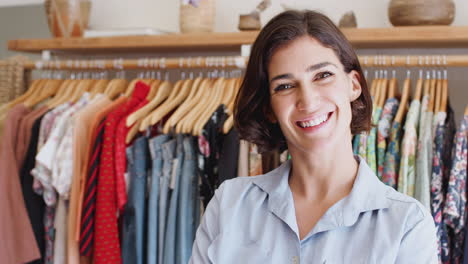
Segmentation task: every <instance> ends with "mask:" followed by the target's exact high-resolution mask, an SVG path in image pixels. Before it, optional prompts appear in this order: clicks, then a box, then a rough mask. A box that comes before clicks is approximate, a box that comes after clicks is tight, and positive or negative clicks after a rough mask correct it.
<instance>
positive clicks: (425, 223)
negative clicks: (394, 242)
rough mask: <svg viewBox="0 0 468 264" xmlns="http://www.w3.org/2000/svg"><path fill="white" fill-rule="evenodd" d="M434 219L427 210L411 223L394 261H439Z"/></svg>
mask: <svg viewBox="0 0 468 264" xmlns="http://www.w3.org/2000/svg"><path fill="white" fill-rule="evenodd" d="M437 252H438V246H437V236H436V229H435V225H434V220H433V218H432V216H431V214H430V213H429V212H427V213H425V214H424V217H423V218H422V219H421V220H420V221H419V222H417V223H416V224H415V225H413V227H412V228H410V229H409V230H408V231H407V232H406V234H405V235H404V236H403V239H402V241H401V244H400V249H399V251H398V256H397V259H396V262H395V263H428V264H429V263H430V264H437V263H439V258H438V254H437Z"/></svg>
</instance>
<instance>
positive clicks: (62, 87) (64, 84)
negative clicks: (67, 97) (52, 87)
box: [47, 79, 72, 108]
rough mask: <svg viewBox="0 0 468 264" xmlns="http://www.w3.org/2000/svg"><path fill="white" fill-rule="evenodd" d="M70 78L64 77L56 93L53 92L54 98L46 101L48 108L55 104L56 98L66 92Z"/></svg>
mask: <svg viewBox="0 0 468 264" xmlns="http://www.w3.org/2000/svg"><path fill="white" fill-rule="evenodd" d="M71 81H72V80H70V79H66V80H64V81H63V82H62V84H61V85H60V87H59V88H58V91H57V93H56V94H55V96H54V98H52V99H50V100H49V101H48V102H47V106H48V107H49V108H53V107H52V106H53V105H55V103H56V102H58V99H59V98H60V97H62V96H63V95H64V94H65V93H66V92H67V87H68V85H70V82H71Z"/></svg>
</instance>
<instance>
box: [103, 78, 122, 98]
mask: <svg viewBox="0 0 468 264" xmlns="http://www.w3.org/2000/svg"><path fill="white" fill-rule="evenodd" d="M127 87H128V81H127V80H126V79H113V80H111V81H110V82H109V84H108V85H107V87H106V90H104V94H106V95H107V97H109V99H111V100H114V99H115V98H117V96H119V95H121V94H122V93H124V92H125V89H127Z"/></svg>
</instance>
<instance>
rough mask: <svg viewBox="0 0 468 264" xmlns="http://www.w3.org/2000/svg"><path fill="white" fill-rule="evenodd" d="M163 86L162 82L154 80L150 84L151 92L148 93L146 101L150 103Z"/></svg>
mask: <svg viewBox="0 0 468 264" xmlns="http://www.w3.org/2000/svg"><path fill="white" fill-rule="evenodd" d="M160 84H161V80H157V79H156V80H152V81H151V83H150V91H149V93H148V96H146V100H148V101H150V100H151V99H153V98H154V96H155V95H156V93H157V92H158V88H159V85H160Z"/></svg>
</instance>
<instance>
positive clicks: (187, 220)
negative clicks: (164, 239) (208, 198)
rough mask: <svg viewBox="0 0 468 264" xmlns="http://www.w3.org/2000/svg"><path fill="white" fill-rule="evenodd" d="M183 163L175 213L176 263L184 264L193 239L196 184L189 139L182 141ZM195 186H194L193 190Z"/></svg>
mask: <svg viewBox="0 0 468 264" xmlns="http://www.w3.org/2000/svg"><path fill="white" fill-rule="evenodd" d="M183 147H184V162H183V164H182V175H181V179H180V182H179V184H180V195H179V199H178V206H177V209H178V212H177V245H176V253H177V255H176V263H181V264H186V263H188V261H189V258H190V255H191V254H192V243H193V239H194V230H195V228H194V225H195V221H194V212H195V210H194V207H195V203H194V202H193V201H192V197H193V193H194V191H195V190H194V184H197V183H196V181H195V180H196V179H197V177H196V176H197V174H196V163H195V162H196V160H195V149H194V147H193V144H192V138H191V137H185V138H184V139H183ZM196 187H197V186H196V185H195V188H196Z"/></svg>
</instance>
